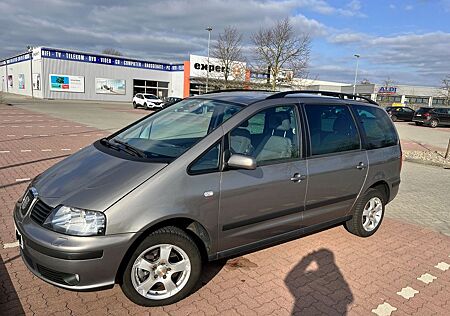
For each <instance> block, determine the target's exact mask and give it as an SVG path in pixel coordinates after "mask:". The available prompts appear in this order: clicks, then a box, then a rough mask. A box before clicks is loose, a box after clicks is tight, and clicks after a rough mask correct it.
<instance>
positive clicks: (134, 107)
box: [133, 101, 137, 109]
mask: <svg viewBox="0 0 450 316" xmlns="http://www.w3.org/2000/svg"><path fill="white" fill-rule="evenodd" d="M133 109H137V104H136V102H135V101H133Z"/></svg>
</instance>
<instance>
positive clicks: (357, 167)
mask: <svg viewBox="0 0 450 316" xmlns="http://www.w3.org/2000/svg"><path fill="white" fill-rule="evenodd" d="M356 169H359V170H363V169H366V165H365V164H364V162H360V163H359V164H358V165H357V166H356Z"/></svg>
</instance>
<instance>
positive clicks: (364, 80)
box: [359, 78, 372, 84]
mask: <svg viewBox="0 0 450 316" xmlns="http://www.w3.org/2000/svg"><path fill="white" fill-rule="evenodd" d="M359 83H360V84H372V82H370V80H369V79H367V78H364V79H363V80H361V81H360V82H359Z"/></svg>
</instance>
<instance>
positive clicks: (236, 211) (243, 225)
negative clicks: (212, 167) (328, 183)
mask: <svg viewBox="0 0 450 316" xmlns="http://www.w3.org/2000/svg"><path fill="white" fill-rule="evenodd" d="M255 111H258V110H255ZM298 122H299V120H298V109H297V106H296V105H294V104H291V105H278V106H273V107H269V108H265V109H264V110H259V111H258V112H256V113H254V114H253V115H252V116H250V117H249V119H248V120H246V121H245V122H243V123H242V124H241V125H240V126H238V127H236V128H235V129H234V130H232V131H231V132H230V133H229V135H228V139H229V145H228V150H229V154H230V155H233V154H241V155H247V156H251V157H253V158H255V159H256V161H257V168H256V169H255V170H226V171H224V172H222V183H221V198H220V213H219V226H218V227H219V237H220V238H219V250H220V251H224V250H228V251H231V252H232V251H233V249H234V248H237V247H239V246H245V245H248V246H250V247H251V246H253V245H256V244H257V243H260V242H262V241H263V240H264V239H266V241H267V240H268V239H269V238H270V237H274V236H278V235H281V234H284V233H288V232H292V231H294V230H299V229H300V225H301V211H302V210H303V207H304V196H305V192H306V181H302V180H301V176H300V175H297V176H298V178H295V177H294V176H293V175H292V174H291V171H292V168H291V164H292V163H293V162H296V163H297V169H296V170H298V172H299V173H300V174H302V175H306V161H305V160H301V158H300V157H301V152H300V148H301V147H300V146H299V142H300V137H299V128H298V127H299V124H298ZM291 178H292V180H291Z"/></svg>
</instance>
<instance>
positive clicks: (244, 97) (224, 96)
mask: <svg viewBox="0 0 450 316" xmlns="http://www.w3.org/2000/svg"><path fill="white" fill-rule="evenodd" d="M284 93H286V95H281V94H283V93H279V92H277V91H265V90H237V91H233V90H230V91H218V92H209V93H205V94H201V95H196V96H193V97H192V98H200V99H212V100H220V101H226V102H233V103H240V104H243V105H249V104H252V103H255V102H258V101H263V100H266V99H283V98H298V99H301V100H302V99H304V100H305V101H306V100H307V102H311V103H320V102H324V101H328V102H327V103H330V102H334V103H336V102H337V103H346V104H359V105H361V104H364V105H375V106H377V105H376V104H370V103H368V102H367V101H365V102H361V101H358V100H353V99H341V98H338V97H335V96H331V95H318V94H315V92H314V93H308V92H302V91H297V92H296V91H289V92H284ZM287 93H290V94H287ZM317 93H320V92H319V91H318V92H317ZM323 93H329V94H333V93H332V92H323ZM278 94H280V96H279V97H278ZM338 94H339V93H336V95H338ZM341 95H344V94H341Z"/></svg>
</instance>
